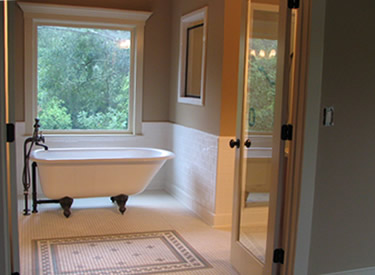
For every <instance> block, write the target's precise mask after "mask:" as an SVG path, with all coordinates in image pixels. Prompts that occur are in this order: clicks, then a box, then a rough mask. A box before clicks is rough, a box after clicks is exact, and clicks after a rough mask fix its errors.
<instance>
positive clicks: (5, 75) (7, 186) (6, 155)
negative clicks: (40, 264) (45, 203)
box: [0, 0, 20, 274]
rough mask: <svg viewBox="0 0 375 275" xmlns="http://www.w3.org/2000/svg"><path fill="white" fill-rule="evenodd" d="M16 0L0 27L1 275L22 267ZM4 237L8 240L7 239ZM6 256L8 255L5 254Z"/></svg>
mask: <svg viewBox="0 0 375 275" xmlns="http://www.w3.org/2000/svg"><path fill="white" fill-rule="evenodd" d="M15 5H16V2H15V1H8V0H6V1H3V3H2V4H1V5H0V6H1V11H0V12H1V13H2V14H3V16H2V18H3V19H2V20H1V24H0V28H1V31H0V44H1V46H0V47H1V53H0V55H1V57H0V67H1V68H0V90H1V91H0V93H1V95H0V104H1V107H2V108H1V110H2V111H1V114H0V133H1V137H2V138H1V144H0V146H1V150H0V151H1V154H0V166H1V167H0V172H1V178H0V184H1V186H0V200H1V204H0V208H1V210H0V211H1V213H0V217H1V220H0V223H1V227H0V232H1V237H0V243H2V244H3V245H1V248H0V255H1V258H3V259H1V260H0V261H2V260H4V266H3V265H1V266H3V268H4V270H2V269H1V268H0V271H1V274H11V273H12V274H18V272H19V269H20V264H19V237H18V209H17V204H18V201H17V186H16V148H15V142H14V141H12V142H7V140H6V138H5V137H6V135H7V129H6V124H8V123H11V124H13V125H15V111H14V110H15V108H14V106H15V96H14V77H15V74H14V60H13V58H14V31H13V29H14V12H15ZM3 237H4V238H5V239H4V240H3ZM2 253H4V255H2Z"/></svg>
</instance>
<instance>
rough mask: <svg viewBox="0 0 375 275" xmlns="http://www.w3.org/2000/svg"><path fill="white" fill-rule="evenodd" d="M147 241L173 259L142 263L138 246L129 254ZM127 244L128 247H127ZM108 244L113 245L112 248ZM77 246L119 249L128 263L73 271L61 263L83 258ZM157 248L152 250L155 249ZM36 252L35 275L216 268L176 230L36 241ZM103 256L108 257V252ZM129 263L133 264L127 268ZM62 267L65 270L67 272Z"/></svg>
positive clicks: (148, 272)
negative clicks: (75, 256) (140, 243)
mask: <svg viewBox="0 0 375 275" xmlns="http://www.w3.org/2000/svg"><path fill="white" fill-rule="evenodd" d="M145 239H147V243H149V242H150V240H152V239H153V240H154V244H159V247H155V250H157V249H160V251H164V254H168V255H169V257H166V258H167V259H159V258H158V259H156V260H150V255H149V254H147V253H144V259H142V255H141V254H142V253H139V251H140V249H141V248H140V246H139V245H134V248H135V250H134V253H132V252H131V251H130V250H129V247H133V246H130V245H128V244H132V243H137V241H138V242H140V241H142V240H145ZM124 243H125V244H127V245H124ZM86 244H87V245H86ZM107 244H110V245H109V246H108V245H107ZM77 245H78V246H79V247H82V246H83V247H85V246H86V247H90V246H92V247H95V246H99V247H102V246H103V245H104V246H105V247H107V248H109V247H111V246H116V250H120V251H119V252H122V254H121V255H122V256H123V257H124V258H126V261H125V260H124V262H123V265H122V266H121V265H120V266H113V263H105V264H104V265H103V264H102V265H100V264H98V265H97V266H96V265H93V264H92V263H91V264H90V267H89V269H87V268H86V269H82V267H81V269H80V268H79V267H73V266H72V265H71V264H67V263H66V264H64V263H62V262H60V260H61V259H63V260H64V259H65V261H70V262H71V260H69V259H70V257H72V256H71V255H67V254H68V253H70V254H72V253H73V254H79V253H80V251H77V250H78V249H77ZM69 246H72V248H71V249H69ZM121 246H122V249H121ZM154 246H155V245H154ZM154 246H153V247H152V248H154ZM150 247H151V246H150V245H148V247H146V248H143V249H145V250H147V248H150ZM112 249H113V248H112ZM98 250H99V251H100V250H101V248H99V249H96V253H97V252H98ZM121 250H122V251H121ZM145 250H144V251H145ZM149 250H150V249H149ZM33 251H34V253H33V257H34V259H33V264H34V268H33V270H34V272H35V273H34V274H43V275H47V274H49V275H57V274H88V273H89V274H92V275H95V274H114V273H116V274H158V273H159V274H162V273H166V272H176V271H191V270H196V269H202V268H211V267H212V266H211V265H210V264H209V263H208V262H207V261H206V260H205V259H204V258H203V257H202V256H201V255H199V253H198V252H197V251H196V250H195V249H194V248H192V247H191V246H190V245H189V244H188V243H187V242H186V241H185V240H184V239H183V238H182V237H181V236H180V235H179V234H178V233H177V232H176V231H174V230H168V231H154V232H137V233H126V234H114V235H101V236H82V237H68V238H66V237H65V238H53V239H40V240H33ZM87 251H90V249H86V253H87ZM71 252H72V253H71ZM102 252H103V253H108V252H106V251H104V250H103V251H102ZM124 252H127V253H124ZM162 253H163V252H158V253H157V255H158V254H160V256H161V257H162V256H163V255H162ZM95 255H96V254H95ZM131 256H136V257H133V258H134V260H131V259H130V258H131ZM73 257H74V255H73ZM86 258H87V257H85V259H86ZM94 258H105V255H104V254H103V255H100V256H99V257H98V256H96V257H94ZM151 258H152V257H151ZM85 261H86V260H85ZM121 261H122V260H121ZM125 262H126V263H130V264H125ZM131 262H132V263H131ZM62 267H64V269H65V270H63V268H62ZM77 268H78V269H77ZM68 269H70V270H68Z"/></svg>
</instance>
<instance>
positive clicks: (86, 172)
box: [31, 147, 174, 217]
mask: <svg viewBox="0 0 375 275" xmlns="http://www.w3.org/2000/svg"><path fill="white" fill-rule="evenodd" d="M173 157H174V154H173V153H172V152H169V151H166V150H161V149H155V148H140V147H135V148H134V147H122V148H63V149H49V150H43V149H41V150H35V151H33V152H32V154H31V160H32V161H34V162H35V163H36V164H37V167H38V174H39V181H40V186H41V188H42V190H43V193H44V195H45V196H46V197H47V198H49V199H52V200H55V201H56V202H57V201H58V202H60V204H61V206H62V207H63V208H64V215H65V216H66V217H69V215H70V206H71V204H72V203H73V199H74V198H88V197H105V196H109V197H111V200H112V201H113V202H116V203H117V204H118V206H119V210H120V212H121V213H124V212H125V210H126V208H125V204H126V201H127V199H128V196H130V195H134V194H137V193H140V192H142V191H143V190H144V189H145V188H146V187H147V185H148V184H149V183H150V181H151V180H152V178H153V177H154V176H155V175H156V173H157V172H158V171H159V169H160V168H161V167H162V166H163V164H164V163H165V162H166V161H167V160H168V159H171V158H173Z"/></svg>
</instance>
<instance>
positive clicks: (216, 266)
mask: <svg viewBox="0 0 375 275" xmlns="http://www.w3.org/2000/svg"><path fill="white" fill-rule="evenodd" d="M22 203H23V202H22V201H20V209H23V205H22ZM21 212H22V211H21V210H20V211H19V213H20V216H19V234H20V261H21V274H22V275H28V274H32V260H31V259H32V257H31V256H32V254H31V253H32V247H31V240H33V239H42V238H54V237H72V236H90V235H106V234H120V233H130V232H145V231H156V230H168V229H171V230H176V231H177V232H178V233H179V234H180V235H182V237H183V238H184V239H185V240H186V241H187V242H188V243H189V244H190V245H191V246H192V247H193V248H195V249H196V250H197V251H198V252H199V253H200V255H201V256H203V257H204V258H205V259H206V260H207V261H208V262H209V263H210V264H211V265H212V266H213V268H209V269H204V270H197V271H187V272H176V273H168V274H171V275H172V274H176V275H185V274H186V275H187V274H202V275H205V274H212V275H217V274H226V275H229V274H238V273H237V272H236V271H235V270H234V268H233V267H232V266H231V264H230V262H229V254H230V230H229V229H227V230H224V229H220V230H217V229H212V228H211V227H209V226H208V225H207V224H205V223H204V222H202V221H201V220H200V219H199V218H197V217H196V216H195V215H194V214H192V212H190V211H189V210H188V209H187V208H185V207H184V206H182V205H181V204H180V203H179V202H178V201H177V200H176V199H174V198H173V197H172V196H170V195H168V194H167V193H165V192H163V191H146V192H143V193H142V194H139V195H136V196H132V197H130V198H129V201H128V203H127V211H126V212H125V214H124V215H121V214H120V213H119V212H118V209H117V207H116V206H115V205H113V204H112V203H111V202H110V200H109V198H94V199H79V200H76V201H75V202H74V203H73V206H72V215H71V216H70V217H69V218H68V219H66V218H65V217H64V216H63V214H62V210H61V208H60V206H59V205H57V204H44V205H39V213H38V214H33V215H30V216H23V215H22V214H21Z"/></svg>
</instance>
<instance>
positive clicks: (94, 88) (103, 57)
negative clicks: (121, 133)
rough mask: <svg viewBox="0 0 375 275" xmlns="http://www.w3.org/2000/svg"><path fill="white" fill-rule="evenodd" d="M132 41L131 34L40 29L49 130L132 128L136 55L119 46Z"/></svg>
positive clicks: (42, 113)
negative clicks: (132, 58)
mask: <svg viewBox="0 0 375 275" xmlns="http://www.w3.org/2000/svg"><path fill="white" fill-rule="evenodd" d="M129 39H130V32H129V31H120V30H105V29H90V28H71V27H57V26H39V27H38V110H39V111H38V116H39V117H40V119H41V124H42V127H43V129H94V130H98V129H116V130H126V129H127V128H128V112H129V77H130V76H129V75H130V50H129V48H123V47H120V46H119V45H120V43H121V42H123V41H125V40H129ZM60 120H61V121H60Z"/></svg>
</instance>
